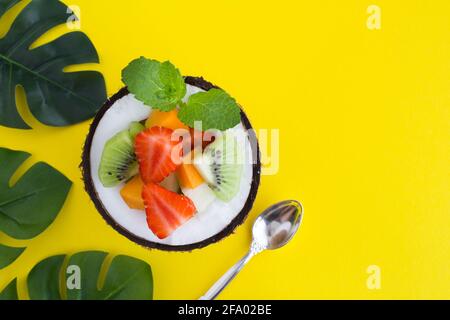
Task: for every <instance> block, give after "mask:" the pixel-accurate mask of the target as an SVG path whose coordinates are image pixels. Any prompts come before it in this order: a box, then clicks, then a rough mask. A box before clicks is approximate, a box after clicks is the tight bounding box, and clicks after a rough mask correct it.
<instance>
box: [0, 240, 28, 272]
mask: <svg viewBox="0 0 450 320" xmlns="http://www.w3.org/2000/svg"><path fill="white" fill-rule="evenodd" d="M24 250H25V248H16V247H9V246H5V245H2V244H1V243H0V269H3V268H5V267H7V266H9V265H10V264H11V263H13V262H14V261H15V260H16V259H17V258H18V257H19V256H20V255H21V254H22V252H23V251H24Z"/></svg>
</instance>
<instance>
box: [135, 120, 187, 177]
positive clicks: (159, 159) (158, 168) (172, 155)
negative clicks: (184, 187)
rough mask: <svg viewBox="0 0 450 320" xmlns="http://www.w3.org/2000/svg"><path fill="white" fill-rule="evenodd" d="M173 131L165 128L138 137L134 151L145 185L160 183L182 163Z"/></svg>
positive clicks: (145, 132) (155, 128)
mask: <svg viewBox="0 0 450 320" xmlns="http://www.w3.org/2000/svg"><path fill="white" fill-rule="evenodd" d="M172 134H173V131H172V130H171V129H167V128H163V127H153V128H150V129H147V130H145V131H143V132H141V133H139V134H138V135H137V136H136V140H135V146H134V151H135V153H136V157H137V159H138V162H139V171H140V174H141V178H142V180H143V181H144V182H145V183H150V182H155V183H159V182H161V181H163V180H164V179H165V178H167V177H168V176H169V175H170V174H171V173H172V172H174V171H175V170H176V169H177V167H178V166H179V165H180V163H181V159H180V157H181V150H179V149H180V148H179V147H178V148H177V145H178V144H179V141H173V139H172Z"/></svg>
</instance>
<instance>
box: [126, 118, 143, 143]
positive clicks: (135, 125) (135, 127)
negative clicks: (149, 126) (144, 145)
mask: <svg viewBox="0 0 450 320" xmlns="http://www.w3.org/2000/svg"><path fill="white" fill-rule="evenodd" d="M128 130H129V131H130V135H131V137H132V138H133V140H134V138H136V136H137V135H138V134H139V133H141V132H142V131H144V130H145V126H144V125H143V124H142V123H140V122H132V123H131V124H130V128H129V129H128Z"/></svg>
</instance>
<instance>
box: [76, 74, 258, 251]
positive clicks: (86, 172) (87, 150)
mask: <svg viewBox="0 0 450 320" xmlns="http://www.w3.org/2000/svg"><path fill="white" fill-rule="evenodd" d="M185 82H186V83H187V84H189V85H192V86H195V87H198V88H201V89H203V90H205V91H208V90H210V89H212V88H218V87H217V86H215V85H213V84H211V83H210V82H208V81H206V80H204V79H203V78H201V77H185ZM128 94H129V91H128V89H127V88H123V89H121V90H120V91H119V92H117V93H116V94H115V95H113V96H112V97H111V98H110V99H109V100H108V101H106V103H105V104H104V105H103V106H102V107H101V108H100V110H99V111H98V112H97V115H96V116H95V118H94V120H93V122H92V124H91V126H90V129H89V133H88V136H87V138H86V142H85V144H84V148H83V155H82V162H81V165H80V168H81V171H82V174H83V180H84V185H85V189H86V191H87V193H88V194H89V196H90V198H91V200H92V202H93V203H94V205H95V207H96V208H97V210H98V212H99V213H100V214H101V215H102V217H103V218H104V219H105V221H106V222H107V223H108V224H109V225H110V226H112V227H113V228H114V229H115V230H116V231H117V232H119V233H120V234H122V235H123V236H125V237H127V238H128V239H130V240H131V241H133V242H135V243H137V244H139V245H141V246H144V247H147V248H154V249H160V250H164V251H192V250H195V249H200V248H203V247H206V246H208V245H210V244H213V243H215V242H218V241H220V240H222V239H224V238H226V237H228V236H229V235H231V234H232V233H233V232H234V230H235V229H236V228H237V227H238V226H239V225H241V224H242V223H243V222H244V221H245V219H246V218H247V216H248V214H249V212H250V210H251V209H252V207H253V203H254V201H255V198H256V194H257V192H258V188H259V184H260V176H261V158H260V149H259V144H258V140H257V138H256V135H255V133H254V132H253V130H251V129H252V126H251V124H250V121H249V119H248V118H247V115H246V114H245V112H244V111H243V109H242V108H241V119H242V124H243V125H244V127H245V128H246V129H247V130H250V131H249V138H250V143H251V147H252V152H253V155H254V156H256V161H254V164H253V179H252V183H251V187H250V193H249V196H248V198H247V201H246V202H245V204H244V207H243V208H242V210H241V211H240V212H239V214H238V215H237V216H236V217H235V218H234V219H233V220H232V222H231V223H230V224H229V225H228V226H227V227H226V228H225V229H223V230H222V231H220V232H219V233H217V234H216V235H214V236H212V237H210V238H208V239H205V240H203V241H201V242H197V243H192V244H188V245H175V246H174V245H168V244H162V243H158V242H153V241H149V240H147V239H143V238H141V237H138V236H136V235H134V234H133V233H132V232H130V231H129V230H127V229H125V228H124V227H122V226H121V225H120V224H118V223H117V222H116V221H115V220H114V219H113V218H112V217H111V216H110V214H109V213H108V211H107V210H106V209H105V208H104V207H103V204H102V202H101V200H100V199H99V197H98V194H97V191H96V190H95V187H94V183H93V181H92V176H91V163H90V158H91V146H92V140H93V138H94V134H95V131H96V129H97V126H98V124H99V122H100V120H101V119H102V118H103V116H104V115H105V113H106V112H107V111H108V109H109V108H110V107H111V106H112V105H114V103H115V102H116V101H117V100H119V99H121V98H123V97H124V96H126V95H128ZM253 160H255V159H253ZM149 232H150V231H149Z"/></svg>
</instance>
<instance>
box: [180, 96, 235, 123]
mask: <svg viewBox="0 0 450 320" xmlns="http://www.w3.org/2000/svg"><path fill="white" fill-rule="evenodd" d="M178 117H179V118H180V120H181V121H182V122H183V123H184V124H186V125H188V126H189V127H191V128H193V127H194V123H195V122H196V121H201V122H202V129H203V130H209V129H218V130H227V129H230V128H233V127H235V126H236V125H238V124H239V123H240V122H241V109H240V108H239V106H238V105H237V103H236V100H234V99H233V98H232V97H231V96H230V95H228V93H226V92H225V91H223V90H220V89H211V90H209V91H207V92H199V93H196V94H193V95H192V96H191V97H190V98H189V101H188V102H187V103H186V104H183V105H181V108H180V112H179V113H178Z"/></svg>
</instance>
